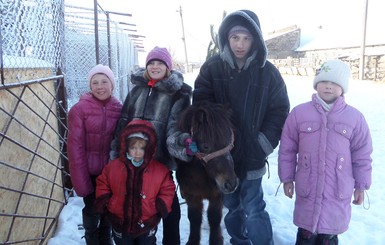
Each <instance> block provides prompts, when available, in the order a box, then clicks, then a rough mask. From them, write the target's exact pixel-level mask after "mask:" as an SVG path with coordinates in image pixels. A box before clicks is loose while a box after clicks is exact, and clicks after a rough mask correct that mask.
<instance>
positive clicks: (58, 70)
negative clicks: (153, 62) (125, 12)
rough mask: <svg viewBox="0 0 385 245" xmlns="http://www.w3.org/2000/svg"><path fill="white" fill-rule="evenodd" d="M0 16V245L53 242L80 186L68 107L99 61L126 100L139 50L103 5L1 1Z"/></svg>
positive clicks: (52, 0)
mask: <svg viewBox="0 0 385 245" xmlns="http://www.w3.org/2000/svg"><path fill="white" fill-rule="evenodd" d="M89 1H90V0H89ZM0 13H1V16H0V75H1V77H0V197H1V198H0V199H1V212H0V244H19V243H23V244H45V243H46V242H47V239H48V238H49V237H51V235H52V233H53V232H54V230H55V227H56V224H57V220H58V216H59V214H60V212H61V210H62V208H63V206H64V204H65V203H66V202H67V199H68V197H69V195H70V194H71V191H72V186H71V183H70V178H69V173H68V164H67V155H66V138H67V131H68V128H67V124H66V122H67V111H68V109H69V108H70V107H71V106H72V105H73V104H74V103H76V102H77V101H78V99H79V97H80V95H81V94H82V93H84V92H85V91H88V90H89V88H88V82H87V81H86V77H87V73H88V71H89V70H90V69H91V68H92V67H93V66H94V65H96V64H97V63H102V64H105V65H110V66H111V68H112V70H113V71H114V73H115V76H116V84H117V86H116V87H117V89H116V90H115V95H116V96H117V97H119V98H120V99H122V98H124V97H125V95H126V94H127V92H128V89H129V87H128V84H129V74H130V73H131V70H132V67H134V66H135V65H136V63H137V54H136V50H135V47H134V45H133V44H132V42H131V40H130V38H129V35H128V34H127V33H125V31H124V30H123V28H122V27H120V26H119V24H118V23H116V22H112V21H109V18H108V13H105V12H103V11H102V10H101V9H100V8H99V9H98V11H97V12H94V11H93V9H85V8H77V7H74V6H66V5H65V2H64V0H16V1H15V0H1V1H0ZM95 20H97V21H95ZM95 23H97V25H95ZM95 26H96V27H97V28H95Z"/></svg>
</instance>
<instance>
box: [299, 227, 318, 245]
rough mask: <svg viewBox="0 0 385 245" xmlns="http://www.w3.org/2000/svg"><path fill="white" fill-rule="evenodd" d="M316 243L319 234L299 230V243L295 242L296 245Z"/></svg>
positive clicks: (312, 244) (313, 244)
mask: <svg viewBox="0 0 385 245" xmlns="http://www.w3.org/2000/svg"><path fill="white" fill-rule="evenodd" d="M316 241H317V234H315V233H312V232H310V231H308V230H305V229H302V228H298V232H297V241H296V242H295V245H315V244H316Z"/></svg>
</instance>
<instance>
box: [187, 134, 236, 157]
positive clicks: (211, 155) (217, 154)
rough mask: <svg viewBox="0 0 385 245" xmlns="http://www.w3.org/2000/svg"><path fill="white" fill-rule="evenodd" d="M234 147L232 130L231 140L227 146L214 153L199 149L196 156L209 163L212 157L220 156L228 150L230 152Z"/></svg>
mask: <svg viewBox="0 0 385 245" xmlns="http://www.w3.org/2000/svg"><path fill="white" fill-rule="evenodd" d="M233 147H234V133H233V132H231V142H230V144H229V145H227V146H226V147H225V148H222V149H220V150H218V151H214V152H212V153H203V152H200V151H198V152H197V153H195V156H196V157H197V158H198V159H199V160H203V161H204V162H205V163H206V164H207V163H208V162H209V161H210V160H211V159H213V158H215V157H219V156H221V155H223V154H225V153H227V152H230V151H231V149H233Z"/></svg>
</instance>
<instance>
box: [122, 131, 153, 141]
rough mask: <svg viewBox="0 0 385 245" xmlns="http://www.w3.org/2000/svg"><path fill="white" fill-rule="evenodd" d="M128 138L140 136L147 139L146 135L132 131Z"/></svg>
mask: <svg viewBox="0 0 385 245" xmlns="http://www.w3.org/2000/svg"><path fill="white" fill-rule="evenodd" d="M129 138H141V139H144V140H146V141H148V137H147V136H146V135H145V134H144V133H142V132H137V133H132V134H130V135H129V136H128V137H127V139H129Z"/></svg>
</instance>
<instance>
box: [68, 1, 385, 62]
mask: <svg viewBox="0 0 385 245" xmlns="http://www.w3.org/2000/svg"><path fill="white" fill-rule="evenodd" d="M365 1H366V0H354V1H352V0H337V1H336V0H323V1H315V0H290V1H287V0H269V1H266V0H237V1H234V0H221V1H210V0H194V1H191V0H167V1H156V0H141V1H130V0H98V3H99V5H100V6H101V7H102V8H103V9H105V10H108V11H116V12H121V13H122V12H123V13H129V14H131V15H132V16H131V17H120V16H115V17H114V16H111V18H112V19H114V18H116V19H117V20H122V21H124V22H127V23H132V24H136V27H132V28H131V27H130V29H134V28H136V29H137V32H135V33H132V34H138V35H142V36H145V38H144V42H143V44H144V47H145V49H144V51H145V52H143V53H140V54H139V63H140V64H139V65H144V64H143V62H144V59H145V56H146V55H147V52H148V51H150V50H151V49H152V48H153V47H155V46H160V47H166V48H168V49H169V50H170V52H171V53H172V55H173V58H174V59H177V60H179V61H182V62H185V60H186V59H185V56H186V53H187V59H188V61H189V63H191V62H201V61H204V60H205V58H206V53H207V47H208V44H209V42H210V40H211V37H210V25H214V28H215V30H217V29H218V27H219V25H220V22H221V20H222V16H223V13H224V11H226V12H227V13H231V12H233V11H236V10H240V9H249V10H252V11H254V12H255V13H256V14H257V15H258V17H259V19H260V22H261V28H262V31H263V33H264V37H265V38H266V37H267V36H268V35H267V33H268V32H271V31H273V30H278V29H282V28H285V27H288V26H292V25H297V26H299V27H302V28H305V29H306V28H308V29H314V28H317V27H318V26H323V28H324V29H325V28H326V29H331V30H334V31H335V32H334V33H335V35H350V34H355V35H357V34H359V33H362V30H363V20H364V12H365V11H364V6H365V5H364V3H365ZM367 1H368V18H367V25H368V26H370V27H371V28H367V29H369V30H367V32H370V33H374V34H377V35H385V34H384V33H383V32H379V31H378V30H375V29H374V27H375V26H377V25H378V23H379V22H380V20H382V15H383V9H385V2H384V1H383V0H367ZM65 2H66V3H70V4H73V5H76V6H79V5H83V6H88V7H92V8H93V2H94V1H93V0H82V1H78V0H65ZM180 8H181V9H182V17H183V26H184V28H183V29H184V31H185V44H186V50H187V51H186V52H185V51H184V50H185V49H184V42H183V40H182V37H183V33H182V18H181V15H180ZM122 18H123V19H122ZM381 23H382V21H381ZM330 38H333V36H331V37H330Z"/></svg>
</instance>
